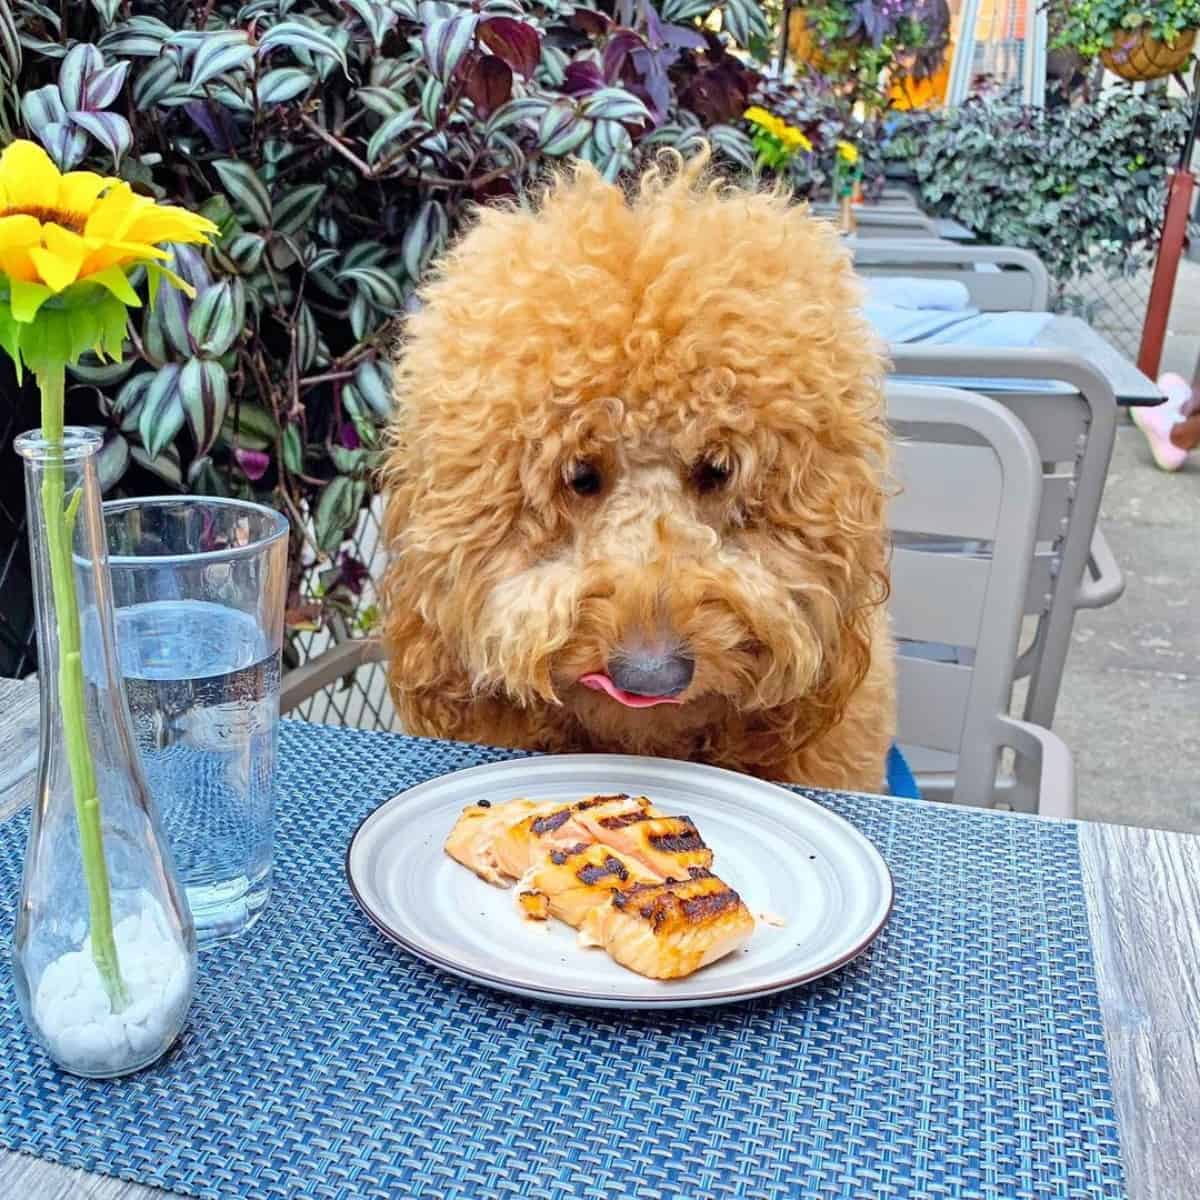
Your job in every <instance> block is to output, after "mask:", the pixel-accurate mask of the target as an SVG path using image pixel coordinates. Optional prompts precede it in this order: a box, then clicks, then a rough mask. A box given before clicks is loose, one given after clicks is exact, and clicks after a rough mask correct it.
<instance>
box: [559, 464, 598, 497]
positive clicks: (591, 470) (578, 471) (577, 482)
mask: <svg viewBox="0 0 1200 1200" xmlns="http://www.w3.org/2000/svg"><path fill="white" fill-rule="evenodd" d="M567 485H568V486H569V487H570V489H571V491H573V492H574V493H575V494H576V495H577V496H595V495H596V494H597V493H598V492H599V491H600V489H601V488H602V487H603V486H604V480H603V479H602V478H601V475H600V472H599V470H597V468H596V467H595V466H593V465H592V464H591V463H589V462H582V463H576V464H575V465H574V466H573V467H572V468H571V473H570V475H569V476H568V477H567Z"/></svg>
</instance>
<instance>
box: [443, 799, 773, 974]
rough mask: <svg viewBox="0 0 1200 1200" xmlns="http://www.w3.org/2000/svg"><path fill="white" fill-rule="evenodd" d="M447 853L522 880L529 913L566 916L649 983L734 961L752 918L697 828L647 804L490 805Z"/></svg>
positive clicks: (496, 876) (504, 878)
mask: <svg viewBox="0 0 1200 1200" xmlns="http://www.w3.org/2000/svg"><path fill="white" fill-rule="evenodd" d="M446 852H447V853H448V854H449V855H450V856H451V857H452V858H454V859H456V860H457V861H458V862H460V863H462V864H463V866H465V867H467V868H469V869H470V870H472V871H474V872H475V874H476V875H479V876H480V877H481V878H483V879H486V880H487V881H488V882H489V883H496V884H500V885H501V886H508V884H509V883H510V882H511V881H512V880H514V879H515V880H517V887H516V899H517V906H518V908H519V909H520V910H521V912H522V913H523V914H524V915H525V916H526V917H529V918H532V919H534V920H540V921H544V920H547V919H548V918H550V917H557V918H558V919H559V920H560V921H563V922H565V923H566V924H568V925H571V926H574V927H575V928H577V929H578V930H579V943H580V945H582V946H602V947H603V948H604V949H605V950H606V951H607V952H608V953H609V954H610V955H611V956H612V957H613V959H615V960H616V961H617V962H619V963H620V964H621V965H622V966H624V967H627V968H628V969H629V970H631V971H636V972H638V973H639V974H641V975H646V976H648V977H649V978H651V979H679V978H681V977H682V976H684V975H690V974H691V973H692V972H693V971H698V970H699V969H700V968H701V967H703V966H706V965H707V964H708V963H711V962H715V961H716V960H717V959H718V958H723V957H724V956H725V955H727V954H729V953H731V952H732V951H734V950H736V949H737V948H738V947H739V946H741V945H743V944H744V943H745V942H746V940H747V939H748V938H749V937H750V935H751V934H752V933H753V932H754V918H753V917H752V916H751V915H750V912H749V910H748V909H747V908H746V906H745V904H743V903H742V900H741V898H740V897H739V896H738V894H737V892H735V891H734V890H733V889H732V888H731V887H729V886H728V885H727V884H725V883H723V882H722V881H721V880H720V879H718V878H717V877H716V876H715V875H714V874H712V872H711V871H710V870H709V867H711V865H712V861H713V855H712V851H711V850H710V849H709V848H708V847H707V846H706V845H705V844H704V840H703V839H702V838H701V837H700V834H699V831H698V830H697V829H696V826H695V824H694V823H693V822H692V820H691V818H689V817H684V816H679V817H670V816H667V815H666V814H664V813H662V812H660V811H659V810H658V809H656V808H655V807H654V805H653V804H651V803H650V801H649V800H648V799H647V798H646V797H645V796H627V795H617V796H589V797H587V798H586V799H584V800H578V801H575V802H573V803H568V804H564V803H562V802H561V801H535V800H527V799H520V800H512V801H509V802H508V803H507V804H498V805H489V804H487V803H486V802H485V803H481V804H478V805H472V806H471V807H470V808H467V809H464V810H463V813H462V816H461V817H459V819H458V821H457V823H456V824H455V826H454V828H453V830H451V832H450V836H449V837H448V838H447V839H446Z"/></svg>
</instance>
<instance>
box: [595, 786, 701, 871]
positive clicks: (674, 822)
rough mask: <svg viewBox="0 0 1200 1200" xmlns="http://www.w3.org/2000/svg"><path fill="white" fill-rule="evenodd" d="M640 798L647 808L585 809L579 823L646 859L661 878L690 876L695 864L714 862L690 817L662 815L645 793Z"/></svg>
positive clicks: (600, 838) (627, 852)
mask: <svg viewBox="0 0 1200 1200" xmlns="http://www.w3.org/2000/svg"><path fill="white" fill-rule="evenodd" d="M639 799H640V800H642V801H644V802H645V805H646V807H645V809H640V810H638V809H626V810H625V811H623V812H608V811H605V810H603V809H591V810H585V811H583V812H581V813H580V814H579V823H580V825H582V826H583V828H584V829H585V830H586V831H587V833H588V834H590V835H591V837H592V838H593V839H594V840H595V841H597V842H603V843H604V844H605V845H606V846H611V847H612V848H613V849H614V850H619V851H620V852H621V853H622V854H625V855H628V856H629V857H630V858H636V859H637V860H638V861H639V862H642V863H645V865H646V866H647V867H649V868H650V870H652V871H653V872H654V873H655V874H656V875H657V876H658V877H659V878H660V879H687V877H688V872H689V871H690V870H691V869H692V868H693V867H703V868H704V869H705V870H707V869H708V868H709V867H711V866H712V862H713V855H712V851H711V850H710V849H709V848H708V847H707V846H706V845H705V844H704V839H703V838H702V837H701V836H700V832H699V830H697V828H696V826H695V824H694V823H693V822H692V819H691V817H667V816H663V814H662V813H660V812H658V811H657V810H655V809H654V808H653V807H652V806H651V805H650V801H649V800H646V798H645V797H644V796H642V797H639Z"/></svg>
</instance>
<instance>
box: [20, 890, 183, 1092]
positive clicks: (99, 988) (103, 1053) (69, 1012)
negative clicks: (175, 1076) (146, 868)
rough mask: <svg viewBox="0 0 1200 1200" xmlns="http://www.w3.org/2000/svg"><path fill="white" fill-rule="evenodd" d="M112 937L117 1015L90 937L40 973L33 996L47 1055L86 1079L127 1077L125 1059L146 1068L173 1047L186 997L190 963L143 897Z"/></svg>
mask: <svg viewBox="0 0 1200 1200" xmlns="http://www.w3.org/2000/svg"><path fill="white" fill-rule="evenodd" d="M113 934H114V938H115V940H116V944H117V958H118V961H119V963H120V967H121V976H122V978H123V980H124V982H125V989H126V992H127V993H128V996H129V1001H128V1003H127V1004H126V1005H125V1007H124V1008H123V1009H122V1010H121V1011H120V1012H118V1013H114V1012H113V1011H112V1009H111V1006H110V1004H109V999H108V994H107V993H106V992H105V990H104V983H103V981H102V980H101V978H100V972H99V971H98V970H97V969H96V963H95V961H94V959H93V958H92V948H91V941H90V939H88V940H87V941H85V942H84V944H83V946H82V948H81V949H79V950H76V951H72V952H70V953H67V954H64V955H62V956H60V957H59V958H57V959H55V960H54V961H53V962H51V963H50V964H49V965H48V966H47V967H46V969H45V970H44V971H43V972H42V976H41V978H40V979H39V980H38V985H37V993H36V996H35V998H34V1015H35V1019H36V1021H37V1024H38V1026H39V1028H40V1030H41V1033H42V1036H43V1037H44V1038H45V1040H46V1043H47V1046H48V1048H49V1050H50V1053H51V1054H52V1055H53V1056H54V1057H55V1058H56V1059H59V1060H61V1061H64V1062H70V1063H72V1064H77V1066H78V1067H79V1068H80V1069H82V1070H84V1071H86V1072H87V1073H88V1074H92V1075H104V1074H107V1073H118V1072H124V1071H127V1070H128V1069H129V1063H130V1059H131V1057H132V1058H134V1059H139V1060H142V1059H144V1062H145V1063H149V1062H152V1061H153V1060H154V1059H155V1058H157V1057H158V1056H159V1055H160V1054H162V1053H163V1051H164V1050H165V1049H166V1047H167V1046H168V1045H169V1044H170V1043H171V1042H172V1041H174V1039H175V1036H176V1034H177V1033H178V1031H179V1028H180V1025H181V1023H182V1020H183V1016H184V1010H186V1008H187V1006H188V1003H189V1001H190V999H191V973H192V963H191V959H190V957H189V955H188V953H187V951H186V950H185V948H184V947H183V946H181V945H180V944H179V943H178V942H177V941H176V940H175V939H174V938H172V937H171V936H170V934H169V932H168V926H167V924H166V922H165V921H164V920H163V916H162V912H161V909H160V908H159V906H158V904H157V903H156V902H155V901H154V900H153V899H152V898H151V897H150V896H149V895H147V894H145V893H143V894H142V901H141V904H140V907H139V908H138V910H137V911H136V912H134V913H132V914H131V915H129V916H127V917H125V918H124V919H123V920H121V921H119V922H118V923H117V925H116V927H115V929H114V931H113Z"/></svg>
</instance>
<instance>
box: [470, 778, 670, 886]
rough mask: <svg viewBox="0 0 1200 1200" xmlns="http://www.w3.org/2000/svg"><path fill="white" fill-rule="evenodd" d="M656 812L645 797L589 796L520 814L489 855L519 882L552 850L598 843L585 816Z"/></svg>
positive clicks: (502, 834)
mask: <svg viewBox="0 0 1200 1200" xmlns="http://www.w3.org/2000/svg"><path fill="white" fill-rule="evenodd" d="M633 812H636V813H639V814H640V813H650V812H656V810H655V809H654V808H653V806H652V805H651V804H650V801H649V800H647V799H646V798H645V797H644V796H639V797H636V798H634V797H630V796H589V797H588V798H587V799H585V800H577V801H575V802H574V803H573V804H562V803H559V804H555V805H551V806H550V807H549V808H548V809H546V810H544V811H543V810H540V811H538V812H536V813H529V814H522V816H521V819H519V820H517V821H515V822H514V823H513V824H511V825H509V826H508V827H507V828H505V829H502V830H500V831H499V832H498V834H497V836H496V838H495V840H494V841H493V843H492V851H493V854H494V856H495V860H496V863H497V865H498V866H499V869H500V870H501V871H502V872H503V873H504V874H505V875H511V876H512V877H513V878H514V879H519V878H520V877H521V876H522V875H524V874H525V872H526V871H528V870H529V868H530V867H532V866H535V865H536V864H538V863H540V862H541V861H542V860H543V859H544V858H545V857H546V856H547V855H548V854H549V853H550V852H551V851H552V850H563V849H566V848H567V847H569V846H577V845H579V843H580V842H594V841H598V840H599V839H597V838H596V837H595V836H594V835H593V834H592V833H591V832H590V831H589V830H588V828H586V827H585V826H584V824H583V817H584V815H585V814H597V815H599V816H621V815H624V814H628V813H633Z"/></svg>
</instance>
